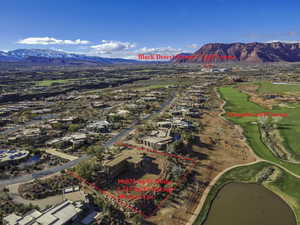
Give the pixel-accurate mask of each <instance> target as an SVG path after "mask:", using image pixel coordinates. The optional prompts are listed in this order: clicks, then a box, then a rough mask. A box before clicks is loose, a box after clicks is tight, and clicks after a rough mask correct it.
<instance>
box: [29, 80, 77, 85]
mask: <svg viewBox="0 0 300 225" xmlns="http://www.w3.org/2000/svg"><path fill="white" fill-rule="evenodd" d="M74 80H76V79H66V80H42V81H37V82H36V83H35V85H36V86H44V87H47V86H51V85H52V84H55V83H58V84H65V83H68V82H72V81H74Z"/></svg>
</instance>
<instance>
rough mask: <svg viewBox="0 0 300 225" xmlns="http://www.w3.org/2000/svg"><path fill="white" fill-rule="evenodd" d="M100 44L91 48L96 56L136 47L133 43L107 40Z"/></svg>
mask: <svg viewBox="0 0 300 225" xmlns="http://www.w3.org/2000/svg"><path fill="white" fill-rule="evenodd" d="M101 42H102V43H101V44H99V45H93V46H91V48H93V49H95V51H96V53H98V54H112V53H113V52H122V51H126V50H129V49H132V48H135V47H136V45H135V44H134V43H130V42H122V41H107V40H102V41H101Z"/></svg>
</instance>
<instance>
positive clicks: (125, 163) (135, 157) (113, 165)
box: [104, 150, 144, 179]
mask: <svg viewBox="0 0 300 225" xmlns="http://www.w3.org/2000/svg"><path fill="white" fill-rule="evenodd" d="M143 162H144V156H143V154H141V153H138V152H133V151H132V150H129V151H126V152H125V151H124V152H123V153H121V154H119V155H117V156H116V157H115V158H114V159H112V160H109V161H107V162H106V163H105V164H104V171H105V173H106V175H107V176H108V177H109V178H110V179H113V178H115V177H116V176H118V175H119V174H121V173H123V172H125V171H126V170H128V169H133V170H135V169H140V168H142V165H143Z"/></svg>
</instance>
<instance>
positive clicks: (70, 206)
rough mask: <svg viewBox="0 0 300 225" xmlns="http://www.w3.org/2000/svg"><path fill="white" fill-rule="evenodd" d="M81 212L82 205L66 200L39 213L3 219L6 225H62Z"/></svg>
mask: <svg viewBox="0 0 300 225" xmlns="http://www.w3.org/2000/svg"><path fill="white" fill-rule="evenodd" d="M81 212H82V204H79V205H78V204H77V205H76V204H74V203H73V202H72V201H70V200H67V201H64V202H62V203H61V204H59V205H56V206H53V207H51V208H48V209H46V210H44V211H43V212H40V211H38V210H36V209H34V210H31V211H29V212H28V213H26V214H25V215H24V216H18V215H16V214H14V213H12V214H10V215H8V216H6V217H4V218H3V221H4V224H8V225H64V224H66V223H68V222H70V221H73V220H74V219H76V218H77V215H78V214H80V213H81Z"/></svg>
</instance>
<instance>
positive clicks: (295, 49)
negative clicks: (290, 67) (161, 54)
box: [174, 42, 300, 63]
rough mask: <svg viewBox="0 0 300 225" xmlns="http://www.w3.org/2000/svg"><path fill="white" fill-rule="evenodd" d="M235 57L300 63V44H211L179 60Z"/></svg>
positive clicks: (196, 60) (260, 60) (192, 60)
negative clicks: (209, 56)
mask: <svg viewBox="0 0 300 225" xmlns="http://www.w3.org/2000/svg"><path fill="white" fill-rule="evenodd" d="M214 54H215V55H222V56H235V58H236V60H238V61H245V62H254V63H263V62H300V43H282V42H272V43H258V42H254V43H231V44H224V43H210V44H206V45H204V46H202V47H201V48H200V49H199V50H197V51H196V52H194V53H193V54H192V55H194V56H195V57H189V58H185V59H182V58H179V59H176V60H174V61H175V62H177V63H180V62H188V63H192V62H203V57H196V56H197V55H214Z"/></svg>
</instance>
